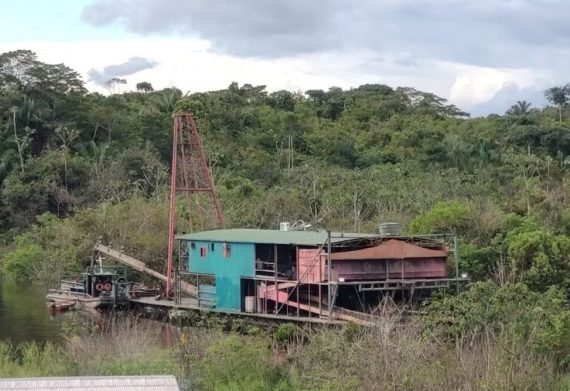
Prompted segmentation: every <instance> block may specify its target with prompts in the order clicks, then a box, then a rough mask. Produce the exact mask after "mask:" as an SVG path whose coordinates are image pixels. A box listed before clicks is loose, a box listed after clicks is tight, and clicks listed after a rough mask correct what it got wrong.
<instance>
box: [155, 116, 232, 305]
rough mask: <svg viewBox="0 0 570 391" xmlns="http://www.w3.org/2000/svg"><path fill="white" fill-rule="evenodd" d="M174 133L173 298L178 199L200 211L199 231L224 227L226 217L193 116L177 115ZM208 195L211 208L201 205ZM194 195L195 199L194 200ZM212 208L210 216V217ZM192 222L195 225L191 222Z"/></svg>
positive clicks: (169, 270) (169, 266)
mask: <svg viewBox="0 0 570 391" xmlns="http://www.w3.org/2000/svg"><path fill="white" fill-rule="evenodd" d="M173 122H174V124H173V131H172V167H171V177H170V207H169V208H170V209H169V219H168V254H167V259H166V292H165V295H166V296H167V297H170V296H172V295H173V278H172V277H173V256H174V231H175V227H176V196H177V194H178V193H184V194H185V195H186V199H187V203H188V210H189V211H190V212H194V211H195V212H197V218H198V224H199V227H198V228H199V229H200V230H203V229H205V228H207V227H208V226H209V228H213V227H218V228H220V227H223V226H224V215H223V213H222V208H221V206H220V200H219V198H218V194H217V193H216V189H215V187H214V180H213V178H212V173H211V172H210V168H209V166H208V162H207V160H206V155H205V153H204V150H203V148H202V140H201V137H200V134H199V132H198V128H197V126H196V123H195V121H194V117H193V116H192V114H191V113H185V114H174V121H173ZM200 193H204V194H206V196H207V197H206V198H207V201H208V203H209V206H208V205H202V204H201V202H200V197H199V194H200ZM192 196H193V197H192ZM208 209H210V211H209V212H210V213H209V214H210V216H208ZM191 223H192V222H191Z"/></svg>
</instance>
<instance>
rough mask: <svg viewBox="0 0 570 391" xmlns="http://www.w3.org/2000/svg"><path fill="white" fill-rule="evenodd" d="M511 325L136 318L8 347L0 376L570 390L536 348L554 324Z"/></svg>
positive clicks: (2, 347)
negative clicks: (524, 330)
mask: <svg viewBox="0 0 570 391" xmlns="http://www.w3.org/2000/svg"><path fill="white" fill-rule="evenodd" d="M503 325H504V326H505V327H503V328H502V330H501V331H496V330H493V329H492V328H487V329H484V330H478V331H477V332H475V333H467V332H462V333H460V334H459V335H458V336H457V337H454V338H451V337H450V336H449V335H448V331H449V330H448V329H446V328H445V326H442V325H440V326H434V324H433V323H430V322H426V320H425V319H424V318H412V319H405V321H404V319H403V318H402V317H401V314H399V313H397V312H393V313H386V314H384V317H383V321H382V322H381V323H379V324H378V325H377V326H376V327H373V328H360V327H357V326H354V325H348V326H346V327H342V328H327V329H320V330H312V331H306V330H302V329H299V328H297V327H295V326H293V325H283V326H281V327H280V328H278V329H277V330H275V331H272V332H269V331H267V330H262V329H259V328H257V327H250V328H248V329H247V330H245V331H244V332H243V333H241V334H236V333H229V334H228V333H223V332H222V331H214V330H207V329H204V328H177V329H170V328H169V331H170V332H169V333H168V338H166V341H165V333H164V331H161V330H160V328H158V329H157V327H156V324H155V325H154V326H153V327H150V326H149V325H147V324H145V323H141V322H138V321H137V320H135V319H127V320H126V321H124V322H122V323H121V324H120V325H119V326H118V327H114V328H112V329H111V331H101V330H97V331H89V332H85V331H83V330H75V331H72V330H69V331H68V332H69V335H70V336H69V337H68V339H67V342H66V343H64V344H62V345H55V344H45V345H38V344H33V343H32V344H27V345H22V346H18V347H14V346H10V345H8V344H5V343H4V344H0V376H1V377H19V376H63V375H65V376H79V375H142V374H147V375H148V374H172V375H175V376H176V377H177V378H178V379H179V383H180V384H181V386H182V387H183V389H186V390H204V391H210V390H212V391H213V390H235V391H238V390H251V391H257V390H259V391H261V390H315V391H317V390H319V391H325V390H326V391H333V390H433V391H439V390H565V389H568V386H570V382H569V378H568V375H567V372H566V370H565V368H566V367H565V362H564V360H561V359H560V358H559V357H558V356H557V355H556V354H553V353H552V352H547V351H540V350H537V349H536V343H535V342H536V340H537V338H538V337H540V335H539V334H540V333H542V332H543V331H544V330H541V329H539V328H535V329H534V332H535V335H534V336H531V337H529V338H528V339H527V343H521V339H520V335H519V334H517V330H516V327H511V326H514V324H513V325H509V324H508V323H507V322H505V323H503ZM517 325H519V326H520V323H517Z"/></svg>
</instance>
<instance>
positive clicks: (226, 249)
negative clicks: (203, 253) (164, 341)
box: [224, 243, 232, 258]
mask: <svg viewBox="0 0 570 391" xmlns="http://www.w3.org/2000/svg"><path fill="white" fill-rule="evenodd" d="M231 256H232V246H231V245H230V244H228V243H224V258H230V257H231Z"/></svg>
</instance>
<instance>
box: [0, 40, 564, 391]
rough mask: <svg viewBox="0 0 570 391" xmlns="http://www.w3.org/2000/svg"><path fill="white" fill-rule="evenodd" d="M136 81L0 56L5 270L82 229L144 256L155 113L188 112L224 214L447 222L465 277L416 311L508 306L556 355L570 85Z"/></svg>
mask: <svg viewBox="0 0 570 391" xmlns="http://www.w3.org/2000/svg"><path fill="white" fill-rule="evenodd" d="M151 82H152V81H142V80H141V82H140V83H138V84H137V85H136V91H133V92H125V93H112V92H114V91H116V89H117V88H116V87H117V84H122V83H123V81H122V80H120V79H116V80H110V81H109V83H108V85H109V91H110V93H109V94H108V95H102V94H99V93H90V92H89V91H87V90H86V88H85V86H84V82H83V81H82V80H81V77H80V76H79V74H78V73H76V72H75V71H73V70H72V69H70V68H68V67H67V66H65V65H63V64H46V63H43V62H41V61H40V60H39V59H38V58H36V56H35V55H34V53H32V52H30V51H25V50H20V51H14V52H7V53H3V54H1V55H0V189H1V190H0V230H1V243H0V247H1V249H0V257H1V260H0V270H2V272H3V273H4V274H5V276H7V277H9V278H12V279H16V280H29V279H32V280H43V281H48V280H50V279H52V278H54V276H57V275H58V274H59V273H62V272H64V271H77V270H80V269H82V268H83V266H84V265H85V263H86V262H87V258H88V256H89V255H90V249H91V246H92V245H93V243H94V242H95V241H96V240H97V239H98V238H101V239H102V240H103V241H104V242H108V243H112V244H113V245H116V246H121V247H122V248H124V249H125V251H127V252H129V253H131V254H133V255H135V256H138V257H140V258H141V259H144V260H146V261H149V262H151V263H154V264H155V265H156V267H160V265H162V264H163V259H164V256H165V253H166V239H167V238H166V233H167V226H168V221H167V207H168V202H167V198H168V181H169V174H168V171H169V164H170V158H171V132H172V114H173V113H175V112H184V111H188V110H191V111H192V112H193V113H194V116H195V118H196V120H197V123H198V127H199V129H200V131H201V134H202V137H203V142H204V145H205V148H206V150H207V155H208V157H209V161H210V165H211V168H212V171H213V174H214V180H215V183H216V187H217V190H218V192H219V195H220V199H221V203H222V208H223V210H224V213H225V215H226V220H227V223H226V225H227V226H230V227H266V228H276V227H277V226H278V223H279V222H280V221H296V220H299V219H302V220H304V221H307V222H311V223H313V224H314V225H316V226H320V227H323V228H328V229H333V230H347V231H351V232H373V231H375V230H376V229H377V225H378V223H380V222H385V221H395V222H399V223H401V224H402V225H403V226H404V227H405V230H406V232H408V233H424V234H428V233H447V232H452V233H455V234H457V235H458V236H459V237H460V242H461V246H460V267H461V270H462V271H464V272H467V273H468V275H469V276H470V277H471V279H472V281H473V282H474V283H473V284H472V286H471V287H470V288H469V289H468V290H467V291H466V292H464V293H462V294H461V295H459V296H456V297H453V296H451V297H445V298H441V299H438V300H436V301H435V302H434V303H432V304H431V306H432V309H433V311H434V312H433V314H437V315H439V317H438V316H434V317H433V319H431V321H432V322H434V323H438V324H439V323H442V322H443V321H442V319H447V320H449V318H450V317H452V318H454V319H455V321H454V322H451V325H449V327H446V328H445V332H446V335H447V336H449V335H455V336H457V335H459V334H460V333H461V335H465V334H464V333H466V332H468V331H469V332H472V333H475V334H476V332H478V331H480V330H481V328H482V327H484V328H485V329H487V327H490V328H491V329H493V330H505V323H506V322H507V323H508V322H516V326H513V329H512V331H513V335H515V336H516V338H520V339H516V341H528V340H530V339H532V341H533V342H532V343H530V345H532V346H531V347H530V348H529V347H528V346H526V345H525V347H524V348H525V349H526V348H529V349H531V348H532V349H534V350H532V352H539V353H540V354H544V355H547V356H548V358H549V359H551V360H552V362H553V363H554V364H553V365H554V366H555V368H556V369H555V370H554V371H557V370H559V369H560V368H565V366H566V365H567V364H568V363H569V362H570V361H569V360H570V311H569V310H568V309H567V308H568V305H567V300H568V297H570V237H569V236H568V235H570V206H569V205H568V202H567V197H570V194H568V193H567V191H568V192H570V106H569V105H568V104H567V103H568V102H569V100H570V85H566V86H558V87H552V88H550V89H549V90H547V91H545V96H546V98H547V99H548V101H549V102H550V105H549V106H547V107H544V108H536V107H533V105H532V102H527V101H524V100H523V101H517V102H513V105H512V107H510V108H508V110H507V111H506V112H505V113H500V114H491V115H488V116H487V117H484V118H483V117H478V118H470V115H469V114H468V113H466V112H463V111H462V110H461V109H460V108H458V107H456V106H454V105H452V104H450V103H449V102H447V101H446V100H445V99H443V98H441V97H438V96H436V95H434V94H432V93H429V92H422V91H418V90H416V89H414V88H410V87H398V88H392V87H389V86H386V85H382V84H366V85H362V86H360V87H358V88H354V89H350V90H343V89H341V88H337V87H331V88H330V89H328V90H327V91H323V90H308V91H305V92H290V91H276V92H268V91H267V90H266V88H265V86H252V85H250V84H244V85H242V86H240V85H238V84H237V83H232V84H231V85H230V86H228V88H227V89H224V90H220V91H212V92H205V93H193V92H187V93H184V92H182V91H180V90H179V89H176V88H166V89H162V90H157V91H155V90H153V88H152V84H151ZM179 213H180V214H181V215H183V216H187V217H188V216H190V215H191V213H190V211H188V210H182V209H181V210H180V211H179ZM181 220H183V219H181ZM181 224H182V223H181ZM178 229H179V230H183V229H185V227H184V226H180V227H178ZM482 303H483V304H482ZM485 303H487V304H490V303H493V304H492V305H484V304H485ZM529 314H533V316H529ZM444 323H445V322H444ZM446 324H447V323H446ZM521 325H523V326H521ZM475 334H473V335H475ZM470 335H471V334H470ZM513 335H510V334H509V337H510V338H511V337H512V338H513V340H512V341H514V340H515V339H514V338H515V337H513ZM497 338H498V337H497ZM529 338H530V339H529ZM509 341H511V340H509ZM512 341H511V342H512ZM521 344H522V342H521ZM521 346H522V345H521ZM521 349H523V347H521ZM513 354H516V353H513ZM533 354H534V353H533ZM517 357H518V356H517ZM533 357H534V356H533ZM511 369H513V368H511ZM531 377H532V376H531ZM507 388H508V387H507ZM331 389H332V388H331ZM410 389H411V388H410ZM481 389H483V388H481ZM489 389H493V387H492V386H491V388H489ZM495 389H499V388H495ZM505 389H506V388H505ZM521 389H523V388H521ZM527 389H536V388H533V387H530V388H527Z"/></svg>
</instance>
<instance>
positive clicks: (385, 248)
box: [331, 239, 447, 260]
mask: <svg viewBox="0 0 570 391" xmlns="http://www.w3.org/2000/svg"><path fill="white" fill-rule="evenodd" d="M418 258H447V249H446V248H439V249H432V248H425V247H420V246H416V245H414V244H410V243H407V242H404V241H401V240H396V239H390V240H388V241H385V242H383V243H382V244H380V245H378V246H376V247H369V248H365V249H362V250H354V251H343V252H338V253H333V254H331V259H332V260H364V259H368V260H373V259H380V260H382V259H384V260H385V259H418Z"/></svg>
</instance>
